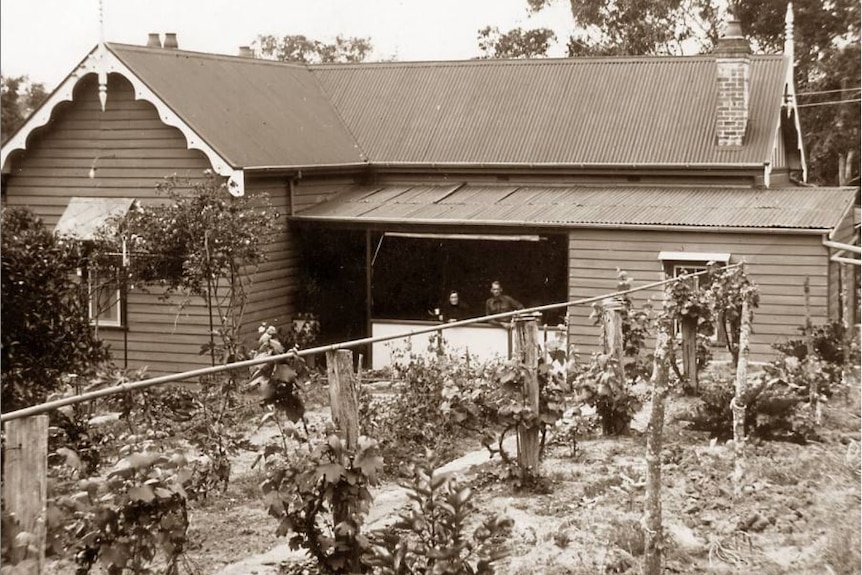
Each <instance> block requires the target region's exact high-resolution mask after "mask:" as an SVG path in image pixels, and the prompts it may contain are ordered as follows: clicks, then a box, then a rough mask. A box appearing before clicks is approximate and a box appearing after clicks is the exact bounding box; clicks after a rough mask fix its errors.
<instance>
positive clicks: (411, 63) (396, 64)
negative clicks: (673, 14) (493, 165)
mask: <svg viewBox="0 0 862 575" xmlns="http://www.w3.org/2000/svg"><path fill="white" fill-rule="evenodd" d="M782 57H783V56H782V55H781V54H752V55H751V58H752V59H754V60H779V59H781V58H782ZM712 60H715V55H714V54H693V55H688V56H578V57H574V58H475V59H471V60H393V61H381V62H328V63H322V64H308V65H307V66H308V68H309V69H310V70H312V71H317V70H324V69H341V70H343V69H345V68H363V69H365V68H425V67H470V66H539V65H548V64H550V65H567V64H568V65H571V64H584V65H586V64H625V63H644V62H652V63H656V62H659V63H668V62H691V61H712Z"/></svg>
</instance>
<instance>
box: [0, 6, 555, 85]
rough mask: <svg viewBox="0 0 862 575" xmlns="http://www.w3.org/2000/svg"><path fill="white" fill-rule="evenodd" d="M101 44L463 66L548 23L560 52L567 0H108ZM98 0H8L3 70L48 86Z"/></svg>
mask: <svg viewBox="0 0 862 575" xmlns="http://www.w3.org/2000/svg"><path fill="white" fill-rule="evenodd" d="M102 6H103V11H102V13H103V26H102V29H103V30H104V38H105V40H106V41H108V42H118V43H125V44H139V45H145V44H146V41H147V34H148V33H150V32H160V33H162V34H164V33H165V32H175V33H176V34H177V38H178V41H179V47H180V49H184V50H193V51H199V52H212V53H218V54H230V55H235V54H237V51H238V49H239V46H242V45H249V44H251V43H252V42H253V41H254V39H255V38H256V37H257V35H258V34H275V35H277V36H285V35H288V34H304V35H305V36H307V37H309V38H314V39H316V40H321V41H326V42H331V41H333V40H334V39H335V37H336V36H337V35H339V34H340V35H343V36H347V37H350V36H358V37H370V38H371V42H372V44H373V46H374V52H373V53H372V55H371V57H370V58H369V59H371V60H385V59H397V60H462V59H470V58H474V57H476V56H478V55H479V44H478V40H477V36H478V30H479V29H480V28H484V27H485V26H496V27H498V28H499V29H500V30H501V31H502V32H505V31H508V30H510V29H512V28H515V27H518V26H520V27H522V28H525V29H526V28H536V27H547V28H551V29H552V30H554V31H555V32H556V33H557V39H558V45H557V46H555V47H554V48H552V50H551V52H550V54H549V55H551V56H564V55H565V45H566V40H567V39H568V36H569V34H570V32H571V20H572V19H571V15H570V12H569V1H568V0H555V1H554V2H552V5H551V6H550V7H548V8H546V9H544V10H542V11H541V12H539V13H538V14H534V15H530V14H529V13H528V11H527V2H526V0H365V1H364V2H363V1H357V0H352V1H351V0H242V1H240V0H102ZM99 38H100V25H99V0H3V1H2V3H0V71H2V73H3V75H5V76H20V75H27V76H29V77H30V79H31V80H32V81H34V82H42V83H44V84H45V86H46V88H48V89H49V90H52V89H53V88H54V87H56V86H57V85H58V84H59V83H60V82H61V81H62V80H63V78H65V76H66V75H68V74H69V73H70V72H71V71H72V70H73V69H74V68H75V66H77V64H78V63H79V62H80V61H81V60H83V58H84V57H85V56H86V54H87V53H88V52H89V51H90V50H91V49H92V48H93V47H94V46H95V45H96V44H97V43H98V42H99Z"/></svg>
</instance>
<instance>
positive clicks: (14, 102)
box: [0, 75, 48, 142]
mask: <svg viewBox="0 0 862 575" xmlns="http://www.w3.org/2000/svg"><path fill="white" fill-rule="evenodd" d="M47 98H48V92H47V91H46V90H45V85H44V84H42V83H40V82H31V81H30V79H29V78H28V77H27V76H2V75H0V141H3V142H5V141H6V138H8V137H9V136H11V135H12V134H13V133H14V132H15V131H16V130H17V129H18V128H19V127H21V125H22V124H23V123H24V121H25V120H26V119H27V118H28V117H29V116H30V114H32V113H33V112H34V111H35V110H36V109H37V108H38V107H39V106H41V105H42V103H43V102H44V101H45V100H46V99H47Z"/></svg>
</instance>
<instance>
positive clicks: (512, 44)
mask: <svg viewBox="0 0 862 575" xmlns="http://www.w3.org/2000/svg"><path fill="white" fill-rule="evenodd" d="M556 39H557V35H556V34H554V31H553V30H551V29H549V28H536V29H533V30H523V29H522V28H515V29H514V30H509V31H508V32H506V33H501V32H500V29H499V28H496V27H494V28H492V27H491V26H486V27H485V28H482V29H481V30H479V49H480V50H481V51H482V55H481V56H480V57H481V58H535V57H539V56H544V55H545V54H546V53H547V52H548V48H550V47H551V43H552V42H554V41H555V40H556Z"/></svg>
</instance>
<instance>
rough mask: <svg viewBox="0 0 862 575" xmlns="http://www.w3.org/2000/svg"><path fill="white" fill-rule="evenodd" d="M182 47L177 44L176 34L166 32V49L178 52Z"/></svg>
mask: <svg viewBox="0 0 862 575" xmlns="http://www.w3.org/2000/svg"><path fill="white" fill-rule="evenodd" d="M179 47H180V45H179V43H178V42H177V33H176V32H165V48H170V49H173V50H176V49H177V48H179Z"/></svg>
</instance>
